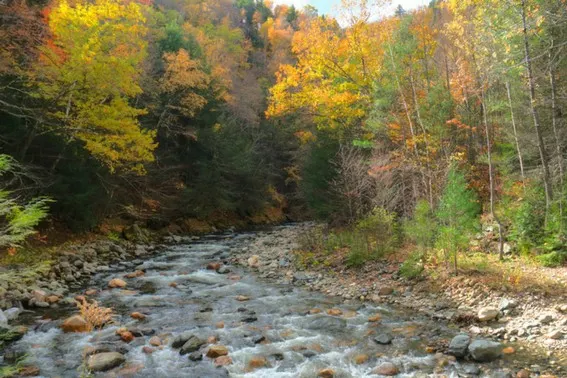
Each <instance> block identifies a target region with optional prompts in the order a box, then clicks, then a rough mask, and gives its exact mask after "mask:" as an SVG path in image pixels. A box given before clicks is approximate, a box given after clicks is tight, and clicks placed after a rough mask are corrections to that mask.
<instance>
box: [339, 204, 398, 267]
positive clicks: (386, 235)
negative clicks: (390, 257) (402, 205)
mask: <svg viewBox="0 0 567 378" xmlns="http://www.w3.org/2000/svg"><path fill="white" fill-rule="evenodd" d="M346 235H347V242H346V244H347V245H348V246H349V250H350V251H349V255H348V257H347V265H349V266H360V265H362V264H364V263H365V262H366V261H369V260H376V259H378V258H380V257H383V256H385V255H387V254H389V253H391V252H393V251H394V249H395V248H396V247H398V246H399V245H400V242H401V234H400V228H399V227H398V222H397V219H396V214H394V213H391V212H388V211H387V210H385V209H383V208H375V209H374V210H373V211H372V213H371V214H369V215H368V216H366V217H365V218H363V219H361V220H360V221H359V222H358V223H357V224H356V225H355V227H354V230H353V231H352V232H350V233H349V232H347V234H346Z"/></svg>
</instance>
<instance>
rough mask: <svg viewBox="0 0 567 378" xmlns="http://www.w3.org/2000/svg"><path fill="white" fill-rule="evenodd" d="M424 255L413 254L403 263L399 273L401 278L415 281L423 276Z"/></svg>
mask: <svg viewBox="0 0 567 378" xmlns="http://www.w3.org/2000/svg"><path fill="white" fill-rule="evenodd" d="M423 259H424V254H423V253H422V252H413V253H412V254H411V255H410V256H409V257H408V258H407V259H406V260H405V261H404V262H403V263H402V265H400V270H399V273H400V275H401V276H402V277H404V278H407V279H416V278H418V277H420V276H421V275H422V274H423V271H424V269H425V268H424V266H423Z"/></svg>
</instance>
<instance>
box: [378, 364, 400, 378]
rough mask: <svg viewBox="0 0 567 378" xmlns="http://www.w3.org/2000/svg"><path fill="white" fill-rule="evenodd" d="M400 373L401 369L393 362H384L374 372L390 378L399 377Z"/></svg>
mask: <svg viewBox="0 0 567 378" xmlns="http://www.w3.org/2000/svg"><path fill="white" fill-rule="evenodd" d="M399 372H400V369H398V367H397V366H396V365H394V364H393V363H391V362H384V363H383V364H381V365H380V366H378V367H377V368H376V369H374V371H373V373H374V374H378V375H385V376H388V377H391V376H394V375H398V373H399Z"/></svg>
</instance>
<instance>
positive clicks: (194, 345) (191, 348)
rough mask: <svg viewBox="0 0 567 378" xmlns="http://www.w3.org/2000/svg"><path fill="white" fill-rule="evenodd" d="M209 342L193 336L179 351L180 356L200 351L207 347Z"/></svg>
mask: <svg viewBox="0 0 567 378" xmlns="http://www.w3.org/2000/svg"><path fill="white" fill-rule="evenodd" d="M206 343H207V342H206V341H205V340H201V339H200V338H198V337H197V336H192V337H190V338H189V340H187V341H186V342H185V344H183V346H182V347H181V349H180V350H179V354H181V355H185V354H189V353H193V352H196V351H198V350H199V348H200V347H201V346H203V345H205V344H206Z"/></svg>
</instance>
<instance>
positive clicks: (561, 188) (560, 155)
mask: <svg viewBox="0 0 567 378" xmlns="http://www.w3.org/2000/svg"><path fill="white" fill-rule="evenodd" d="M551 49H553V40H552V41H551V48H550V51H549V60H550V61H549V84H550V86H551V125H552V127H553V136H554V139H555V153H556V155H557V164H558V165H559V185H560V186H559V231H560V232H561V233H562V232H563V194H564V182H563V179H564V178H563V177H564V172H563V171H564V169H563V168H564V167H563V152H562V150H563V148H562V146H561V136H560V135H559V130H558V128H557V92H556V88H555V73H554V71H553V64H552V62H551V59H552V57H551Z"/></svg>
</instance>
